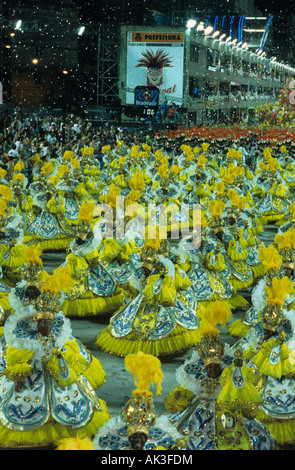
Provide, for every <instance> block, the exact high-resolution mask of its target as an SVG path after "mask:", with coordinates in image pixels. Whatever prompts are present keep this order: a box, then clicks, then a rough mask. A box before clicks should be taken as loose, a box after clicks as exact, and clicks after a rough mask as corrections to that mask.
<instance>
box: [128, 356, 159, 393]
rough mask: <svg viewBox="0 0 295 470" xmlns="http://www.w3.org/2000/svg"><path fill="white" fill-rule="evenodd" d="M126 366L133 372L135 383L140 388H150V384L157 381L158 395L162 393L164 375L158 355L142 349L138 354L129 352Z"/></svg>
mask: <svg viewBox="0 0 295 470" xmlns="http://www.w3.org/2000/svg"><path fill="white" fill-rule="evenodd" d="M125 367H126V369H127V370H128V371H129V372H131V374H132V378H133V381H134V384H135V386H136V387H137V388H138V389H146V390H148V388H149V387H150V385H153V383H155V384H156V385H157V395H161V391H162V380H163V378H164V375H163V372H162V370H161V362H160V360H159V359H158V358H157V357H155V356H152V355H150V354H145V353H143V352H141V351H139V352H138V353H137V354H127V356H126V357H125Z"/></svg>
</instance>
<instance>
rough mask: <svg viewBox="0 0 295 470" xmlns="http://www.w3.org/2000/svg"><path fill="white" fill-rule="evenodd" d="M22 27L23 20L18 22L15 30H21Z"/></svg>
mask: <svg viewBox="0 0 295 470" xmlns="http://www.w3.org/2000/svg"><path fill="white" fill-rule="evenodd" d="M21 25H22V20H18V21H17V22H16V25H15V29H20V27H21Z"/></svg>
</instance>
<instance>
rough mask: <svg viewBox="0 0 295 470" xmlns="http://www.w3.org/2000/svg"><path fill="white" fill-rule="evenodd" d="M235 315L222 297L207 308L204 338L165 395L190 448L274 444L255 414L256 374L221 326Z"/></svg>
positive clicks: (252, 447) (250, 447)
mask: <svg viewBox="0 0 295 470" xmlns="http://www.w3.org/2000/svg"><path fill="white" fill-rule="evenodd" d="M230 316H231V312H230V310H229V309H228V308H227V307H225V306H224V305H223V304H221V303H220V302H218V301H217V302H216V303H214V304H211V305H210V307H208V308H207V309H206V310H205V311H204V314H203V317H202V322H201V326H200V328H201V329H202V332H201V340H200V343H199V344H198V347H197V349H196V351H194V353H193V355H192V357H191V359H190V360H188V361H186V362H185V364H184V365H183V366H181V367H180V368H179V369H178V370H177V372H176V379H177V382H178V383H179V387H177V388H176V389H174V390H172V391H171V392H170V394H169V395H168V397H167V398H166V399H165V406H166V409H167V411H168V412H169V415H168V416H169V420H170V422H171V423H172V424H173V425H174V426H176V428H177V430H178V431H179V432H180V433H182V435H183V436H185V437H186V438H187V440H186V443H187V444H186V449H187V450H191V451H192V450H193V451H194V450H229V449H230V450H273V449H274V448H275V441H274V439H273V437H272V436H271V434H270V433H269V431H268V430H267V429H266V427H265V426H263V425H262V424H261V423H260V422H259V421H257V420H256V419H255V418H254V417H253V414H254V413H253V411H254V410H255V409H256V407H257V405H258V404H259V403H260V398H259V394H258V393H257V392H256V390H255V388H253V387H254V385H253V382H254V383H255V380H256V379H257V377H256V376H255V374H253V373H251V371H250V369H246V368H245V367H244V366H243V367H242V366H241V362H240V357H235V356H233V355H231V354H229V348H228V346H227V345H225V344H224V343H223V341H222V340H221V335H220V328H224V327H225V325H226V323H227V321H228V320H229V319H230ZM217 325H219V327H218V326H217ZM228 377H230V379H229V380H228ZM232 378H234V379H235V380H234V381H233V383H231V380H232ZM236 378H237V379H238V380H236ZM229 388H231V392H230V394H229V390H228V389H229ZM230 398H231V399H232V400H233V401H234V403H235V405H237V402H238V404H239V407H238V408H235V407H234V406H232V405H233V403H232V402H231V401H230ZM244 399H246V400H247V401H246V402H244ZM225 403H226V404H227V407H226V406H225Z"/></svg>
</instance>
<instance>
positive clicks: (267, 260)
mask: <svg viewBox="0 0 295 470" xmlns="http://www.w3.org/2000/svg"><path fill="white" fill-rule="evenodd" d="M259 258H260V261H262V263H263V264H264V266H265V268H266V270H267V271H268V270H270V269H280V267H281V266H282V263H283V259H282V257H281V256H280V254H279V252H278V250H277V249H276V248H275V246H274V245H268V246H267V247H263V248H260V250H259Z"/></svg>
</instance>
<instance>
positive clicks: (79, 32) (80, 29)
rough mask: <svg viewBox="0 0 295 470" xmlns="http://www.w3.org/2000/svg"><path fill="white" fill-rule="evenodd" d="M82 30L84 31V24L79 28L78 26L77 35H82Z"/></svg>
mask: <svg viewBox="0 0 295 470" xmlns="http://www.w3.org/2000/svg"><path fill="white" fill-rule="evenodd" d="M84 31H85V26H81V28H79V31H78V35H79V36H82V34H83V33H84Z"/></svg>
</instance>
